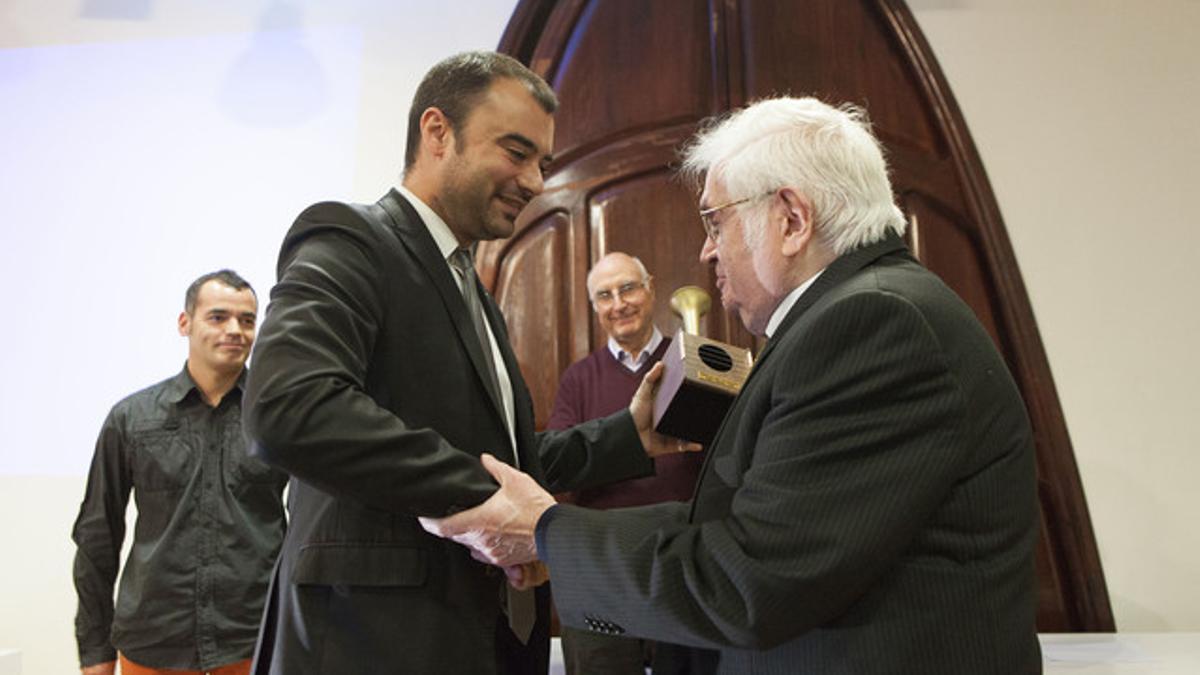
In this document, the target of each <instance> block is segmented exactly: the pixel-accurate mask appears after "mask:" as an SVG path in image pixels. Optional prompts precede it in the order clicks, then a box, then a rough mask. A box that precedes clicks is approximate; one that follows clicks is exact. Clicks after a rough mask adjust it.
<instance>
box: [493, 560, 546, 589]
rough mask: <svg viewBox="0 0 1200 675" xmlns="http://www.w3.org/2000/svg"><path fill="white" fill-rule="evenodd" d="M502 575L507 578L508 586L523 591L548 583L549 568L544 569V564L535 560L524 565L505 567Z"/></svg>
mask: <svg viewBox="0 0 1200 675" xmlns="http://www.w3.org/2000/svg"><path fill="white" fill-rule="evenodd" d="M504 575H505V576H506V577H508V585H509V586H512V587H513V588H515V589H517V590H518V591H524V590H526V589H530V588H536V587H538V586H541V585H542V584H544V583H546V582H547V581H550V568H548V567H546V563H544V562H542V561H540V560H535V561H533V562H531V563H525V564H524V565H513V566H512V567H505V568H504Z"/></svg>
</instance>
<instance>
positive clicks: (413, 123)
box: [404, 51, 558, 170]
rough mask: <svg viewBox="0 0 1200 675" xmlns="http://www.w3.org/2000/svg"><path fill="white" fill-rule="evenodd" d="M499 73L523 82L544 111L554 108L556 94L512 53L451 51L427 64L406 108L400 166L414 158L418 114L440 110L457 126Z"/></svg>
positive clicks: (409, 165)
mask: <svg viewBox="0 0 1200 675" xmlns="http://www.w3.org/2000/svg"><path fill="white" fill-rule="evenodd" d="M502 77H510V78H512V79H514V80H517V81H518V82H520V83H522V84H524V85H525V87H526V88H527V89H528V90H529V93H530V94H532V95H533V98H534V100H536V101H537V102H538V103H539V104H540V105H541V106H542V109H543V110H545V111H546V112H548V113H553V112H554V111H555V110H557V109H558V97H557V96H555V95H554V90H553V89H551V88H550V85H548V84H546V81H545V80H543V79H542V78H541V76H539V75H538V74H537V73H535V72H533V71H532V70H530V69H529V68H526V67H525V64H523V63H521V62H520V61H518V60H516V59H514V58H513V57H511V56H508V55H506V54H497V53H496V52H484V51H480V52H463V53H461V54H455V55H454V56H451V57H450V58H448V59H445V60H443V61H441V62H440V63H438V64H437V65H435V66H434V67H433V68H430V69H429V72H428V73H425V78H424V79H423V80H421V84H420V85H419V86H418V87H417V93H416V95H415V96H413V102H412V107H411V108H409V110H408V138H407V140H406V145H405V148H404V169H405V170H408V169H411V168H412V165H413V164H414V163H415V162H416V161H417V149H418V148H419V146H420V145H421V115H422V114H424V113H425V111H426V110H428V109H429V108H437V109H438V110H441V111H442V114H443V115H445V116H446V119H447V120H448V121H449V122H450V128H451V130H458V129H460V128H461V125H462V124H463V122H465V121H466V119H467V117H468V116H469V115H470V114H471V111H472V110H473V109H474V108H475V106H476V105H477V104H478V103H479V99H480V98H481V97H482V96H483V94H484V92H486V91H487V89H488V87H490V86H491V85H492V82H494V81H495V80H497V79H499V78H502Z"/></svg>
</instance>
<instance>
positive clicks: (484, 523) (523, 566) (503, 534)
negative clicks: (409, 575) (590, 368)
mask: <svg viewBox="0 0 1200 675" xmlns="http://www.w3.org/2000/svg"><path fill="white" fill-rule="evenodd" d="M662 371H663V366H662V364H661V363H659V364H656V365H655V366H654V367H653V368H651V369H650V371H649V372H648V373H646V376H645V377H644V378H643V379H642V383H641V385H640V386H639V387H638V390H637V393H635V394H634V395H633V400H632V401H631V402H630V403H629V412H630V414H631V415H632V416H633V422H634V425H635V426H636V427H637V430H638V436H639V437H640V438H641V441H642V447H643V448H644V449H645V451H646V454H647V455H649V456H651V457H657V456H659V455H664V454H671V453H676V452H696V451H699V450H700V449H701V446H699V445H697V444H695V443H684V442H682V441H679V440H676V439H673V438H667V437H665V436H662V435H660V434H657V433H654V431H653V428H652V427H653V419H652V418H653V407H654V390H655V388H656V386H657V384H658V381H659V379H660V378H661V377H662ZM481 460H482V462H483V468H484V469H486V470H487V472H488V473H490V474H492V477H493V478H495V479H496V482H497V483H499V484H500V489H498V490H496V492H495V493H493V494H492V496H491V497H489V498H488V499H487V501H485V502H483V503H482V504H480V505H478V506H476V507H474V508H470V509H467V510H465V511H460V512H459V513H456V514H454V515H452V516H447V517H445V518H419V520H420V522H421V527H423V528H425V531H427V532H429V533H430V534H433V535H435V536H438V537H442V538H443V539H450V540H452V541H455V542H458V543H459V544H462V545H463V546H466V547H467V548H469V549H471V557H473V558H475V559H476V560H478V561H480V562H484V563H487V564H489V565H496V566H498V567H501V568H503V569H504V572H505V575H506V576H507V577H508V582H509V584H510V585H512V586H513V587H514V588H518V589H524V588H532V587H534V586H540V585H541V584H543V583H545V582H546V580H547V579H549V571H548V570H547V569H546V566H545V565H544V564H542V563H541V562H540V561H539V560H538V551H537V541H536V540H535V531H536V530H537V524H538V521H539V520H540V519H541V517H542V514H544V513H545V512H546V510H547V509H549V508H550V507H551V506H554V504H555V501H554V497H553V496H552V495H551V494H550V493H549V492H547V491H546V490H545V489H543V488H542V486H540V485H538V484H537V481H535V480H534V479H533V478H531V477H530V476H529V475H528V474H525V473H523V472H521V471H519V470H517V469H515V468H513V467H511V466H509V465H508V464H505V463H504V462H501V461H500V460H498V459H496V458H495V457H493V456H492V455H490V454H486V453H485V454H484V455H483V457H482V458H481Z"/></svg>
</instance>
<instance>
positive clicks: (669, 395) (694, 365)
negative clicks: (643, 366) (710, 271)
mask: <svg viewBox="0 0 1200 675" xmlns="http://www.w3.org/2000/svg"><path fill="white" fill-rule="evenodd" d="M711 302H712V301H711V300H710V299H709V297H708V293H705V292H704V290H703V289H700V288H697V287H695V286H684V287H683V288H681V289H679V290H677V291H675V293H674V294H672V295H671V308H672V309H674V310H675V311H676V312H677V313H678V314H679V315H680V316H681V317H683V324H684V327H683V328H682V329H680V331H679V332H678V333H677V334H676V335H675V339H674V340H673V341H672V342H671V347H670V349H668V350H667V352H666V353H665V354H663V358H662V362H663V375H662V381H661V382H660V383H659V386H658V394H657V396H655V399H654V430H655V431H657V432H658V433H660V434H665V435H667V436H674V437H675V438H682V439H684V440H688V441H694V442H696V443H700V444H701V445H708V444H709V442H711V441H712V439H713V436H715V435H716V433H717V428H718V427H720V425H721V420H723V419H724V418H725V413H726V412H727V411H728V410H729V404H730V403H732V402H733V398H734V397H735V396H737V393H738V391H740V390H741V388H742V383H743V382H745V381H746V377H747V376H749V374H750V368H751V366H753V365H754V359H753V357H752V356H751V355H750V351H749V350H747V349H742V348H741V347H734V346H733V345H728V344H725V343H724V342H720V341H718V340H712V339H709V338H706V337H702V336H700V335H697V334H696V333H698V332H699V327H700V316H701V315H702V314H704V312H706V311H708V308H709V307H710V306H711Z"/></svg>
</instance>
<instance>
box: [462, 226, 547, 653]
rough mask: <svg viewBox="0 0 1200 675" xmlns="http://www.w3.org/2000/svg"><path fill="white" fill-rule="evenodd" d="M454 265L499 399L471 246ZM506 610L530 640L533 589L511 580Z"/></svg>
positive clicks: (510, 624)
mask: <svg viewBox="0 0 1200 675" xmlns="http://www.w3.org/2000/svg"><path fill="white" fill-rule="evenodd" d="M450 265H451V266H452V267H453V268H454V269H456V270H458V273H459V275H461V276H462V279H463V284H462V292H463V300H464V301H465V302H466V304H467V314H470V315H471V323H473V324H474V325H475V334H476V335H477V336H478V337H479V346H480V347H482V348H483V360H484V363H486V364H487V371H488V377H489V378H490V380H491V381H490V384H491V387H492V392H493V393H494V394H495V395H496V400H497V401H500V400H502V399H501V398H500V385H499V382H498V380H497V379H496V363H495V360H494V359H493V358H492V342H491V340H489V339H488V329H487V319H486V318H484V315H483V304H482V303H481V302H480V299H479V290H478V289H477V288H476V285H475V261H474V259H473V257H472V256H471V249H469V248H460V249H455V251H454V253H451V254H450ZM504 588H505V590H506V593H505V598H503V599H502V602H503V604H504V613H505V614H507V615H508V627H509V628H511V629H512V632H513V634H514V635H516V636H517V639H518V640H520V641H521V644H525V643H528V642H529V634H530V633H531V632H532V631H533V623H534V620H535V619H536V618H537V607H536V606H535V604H534V598H533V590H532V589H530V590H525V591H518V590H516V589H515V588H513V587H512V586H509V585H508V584H507V583H505V584H504Z"/></svg>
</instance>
